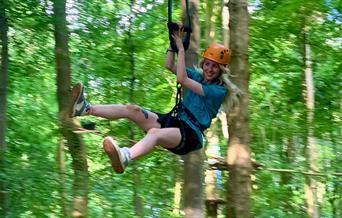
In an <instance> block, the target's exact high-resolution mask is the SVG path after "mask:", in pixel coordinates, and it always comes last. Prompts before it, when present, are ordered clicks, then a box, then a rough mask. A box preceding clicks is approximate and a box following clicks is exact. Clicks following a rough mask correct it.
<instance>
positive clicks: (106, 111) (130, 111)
mask: <svg viewBox="0 0 342 218" xmlns="http://www.w3.org/2000/svg"><path fill="white" fill-rule="evenodd" d="M88 115H93V116H97V117H103V118H106V119H110V120H115V119H120V118H128V119H129V120H131V121H133V122H134V123H136V124H137V125H138V126H139V127H140V128H142V129H143V130H144V131H145V132H147V131H148V130H149V129H151V128H160V124H159V123H158V122H157V119H158V116H157V115H156V114H155V113H152V112H150V111H146V110H144V109H143V108H141V107H139V106H137V105H122V104H111V105H92V106H91V107H90V110H89V113H88Z"/></svg>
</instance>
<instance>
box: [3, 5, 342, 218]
mask: <svg viewBox="0 0 342 218" xmlns="http://www.w3.org/2000/svg"><path fill="white" fill-rule="evenodd" d="M5 2H6V16H7V22H8V26H9V28H8V52H9V64H8V85H7V107H6V108H7V113H6V124H7V127H6V147H3V146H2V151H5V153H4V152H2V160H4V162H2V165H1V166H2V167H1V174H0V178H1V181H2V182H5V183H6V188H5V189H2V193H6V194H7V195H6V197H7V198H6V199H7V200H6V204H5V205H7V207H6V208H7V211H6V216H7V217H63V213H62V212H61V211H63V209H65V208H68V205H69V206H70V205H71V204H72V201H73V200H74V199H73V190H74V189H73V188H74V187H73V170H72V160H71V159H72V158H71V156H70V154H69V152H68V147H64V148H63V149H62V150H60V148H62V146H61V145H63V139H62V137H61V133H60V131H59V120H58V105H57V100H56V99H57V97H56V90H57V87H56V69H55V54H54V46H55V41H54V26H53V16H52V15H53V3H52V2H51V1H44V0H20V1H19V0H8V1H0V4H1V6H2V7H3V6H4V5H5ZM177 2H178V1H177ZM224 3H226V1H218V0H217V1H210V0H208V1H200V2H199V4H198V6H199V7H198V14H199V21H200V30H201V32H200V33H201V38H200V45H201V50H203V49H204V48H205V46H206V45H207V43H208V42H210V41H216V42H222V41H223V40H224V39H223V36H224V34H223V33H222V32H223V28H222V20H223V18H222V9H223V8H224V7H223V6H224ZM248 3H249V4H248V9H249V19H250V20H249V34H248V35H249V45H248V46H249V49H248V51H249V53H248V56H249V72H250V80H249V108H248V110H249V122H250V123H249V127H250V128H249V131H250V136H251V139H250V143H249V147H250V150H251V157H252V159H253V160H254V161H255V162H257V163H258V164H261V165H262V167H259V169H258V170H255V171H253V174H252V177H251V178H252V184H251V202H252V203H251V211H250V213H251V217H308V216H309V215H308V213H307V210H306V207H307V206H306V203H307V202H306V198H307V196H305V187H304V186H305V184H306V181H307V180H308V179H311V178H314V179H315V181H316V182H317V183H316V184H317V186H316V188H317V192H316V196H317V199H316V200H317V202H316V203H317V204H318V205H319V215H320V216H321V217H341V216H342V199H341V196H342V179H341V178H342V177H341V175H340V174H338V173H339V172H342V156H341V154H342V146H341V145H342V128H341V126H342V125H341V124H342V123H341V114H342V113H341V110H342V90H341V87H342V76H341V72H342V34H341V33H342V15H341V12H342V3H341V1H338V0H325V1H320V0H315V1H310V3H308V2H306V1H300V0H283V1H280V0H273V1H271V0H260V1H249V2H248ZM178 6H179V5H178ZM178 6H175V7H174V14H175V15H177V14H178V15H179V14H181V11H180V7H178ZM67 14H68V16H67V21H68V30H69V32H70V35H69V51H70V54H69V55H70V58H71V69H72V74H71V75H72V76H71V78H72V83H73V84H74V83H76V82H78V81H82V82H83V83H84V84H85V86H86V92H87V98H88V99H89V100H90V101H91V103H93V104H95V103H129V102H134V103H137V104H139V105H142V106H143V107H144V108H146V109H150V110H153V111H160V112H167V111H169V110H170V109H171V108H172V106H173V105H174V99H175V79H174V77H173V75H171V74H169V73H168V72H167V71H166V70H165V68H164V58H165V51H166V49H167V48H168V43H169V41H168V34H167V27H166V23H167V2H166V1H162V0H160V1H149V0H146V1H135V3H134V4H133V5H132V4H131V2H130V1H123V0H115V1H109V0H108V1H100V0H94V1H82V0H74V1H68V3H67ZM178 19H179V20H180V16H179V17H178ZM175 20H177V18H175ZM304 21H305V22H304ZM304 24H305V25H304ZM209 26H210V29H209V30H208V28H209ZM304 27H305V28H304ZM132 43H133V44H132ZM132 45H133V46H132ZM307 45H310V46H309V50H307V49H308V47H307ZM132 48H134V49H133V50H132ZM308 51H310V53H309V54H310V59H309V60H308V59H305V58H304V57H307V56H305V54H306V55H307V54H308ZM132 60H134V70H133V71H132V68H131V67H130V66H132ZM307 61H309V65H308V62H307ZM308 66H309V67H308ZM308 69H310V70H311V72H312V75H313V78H312V81H313V87H314V89H313V94H314V95H313V96H314V102H313V103H314V104H313V107H312V106H311V108H310V105H309V107H308V102H307V96H308V93H307V91H308V89H307V87H306V85H307V83H306V82H305V81H306V80H305V78H306V77H305V75H306V74H305V73H307V70H308ZM132 72H134V73H132ZM132 78H134V87H132V86H131V85H132V82H131V81H132ZM0 82H1V83H3V82H4V81H0ZM1 93H2V94H3V93H4V91H3V89H1ZM132 93H133V94H132ZM311 115H312V116H311ZM308 117H312V119H309V122H308ZM80 120H81V122H95V123H96V129H97V130H98V131H99V132H100V134H82V139H83V140H84V144H85V145H86V154H87V162H88V167H89V168H88V171H89V174H88V178H89V184H88V187H89V194H88V197H89V198H88V206H87V213H88V217H134V216H137V208H136V205H137V204H136V201H137V200H139V202H141V205H142V207H141V208H140V212H139V213H138V214H139V216H141V217H182V216H183V214H182V207H181V206H179V205H178V206H179V207H180V208H177V204H176V203H177V202H176V201H175V196H176V188H175V187H176V185H175V184H177V181H179V180H180V179H179V178H180V175H179V174H180V172H181V168H182V165H183V161H182V159H180V158H179V157H177V156H175V155H172V154H170V153H168V152H165V151H164V150H162V149H160V150H159V149H158V150H157V151H156V152H154V153H153V154H151V155H148V156H146V157H144V158H142V159H141V160H139V161H136V162H135V163H134V167H132V168H128V169H127V172H126V173H125V174H124V175H116V174H114V173H113V171H112V169H111V167H110V165H109V163H108V160H107V158H106V156H105V155H104V154H103V152H102V149H101V142H102V136H103V135H112V136H115V137H116V138H117V139H118V140H119V142H120V144H121V145H130V143H131V142H130V139H132V140H137V139H139V138H141V136H142V135H143V133H142V132H140V131H138V130H137V129H134V127H132V125H131V124H130V123H129V122H127V121H124V120H120V121H113V122H110V121H107V120H101V119H93V118H86V119H83V118H82V119H80ZM1 122H2V123H3V122H4V121H3V120H1ZM218 125H219V127H221V126H223V125H222V124H218ZM132 128H133V135H134V138H130V137H129V133H130V132H132ZM215 132H216V135H217V137H218V139H219V140H218V143H217V144H216V146H215V149H216V151H217V152H216V155H217V156H220V157H225V156H226V155H227V153H226V152H227V138H226V136H225V134H224V131H223V132H222V131H221V128H218V130H215ZM312 139H314V144H315V149H314V150H310V149H308V148H307V145H308V144H309V143H308V141H311V140H312ZM311 142H312V141H311ZM4 148H5V149H4ZM308 150H310V151H311V152H314V155H313V156H314V157H315V169H316V170H317V171H316V172H312V171H309V170H308V169H310V166H311V164H312V162H310V161H308V157H312V155H311V156H308V155H307V153H306V151H308ZM62 151H65V152H62ZM61 154H62V157H61V156H60V155H61ZM61 161H62V163H63V165H60V163H61ZM61 166H62V167H63V171H64V172H63V174H62V178H61V174H60V172H61V169H60V167H61ZM206 167H208V165H206V164H205V165H204V168H206ZM277 169H278V170H277ZM279 169H287V170H288V171H291V173H288V172H281V170H279ZM133 172H134V173H133ZM215 172H216V173H217V174H216V189H217V190H216V192H217V195H218V196H219V197H223V196H225V195H226V194H227V193H226V191H225V185H224V184H225V182H226V180H227V178H228V177H227V173H226V171H222V172H221V171H215ZM307 172H309V173H307ZM315 173H316V174H315ZM194 179H199V178H194ZM61 181H63V184H62V185H61V183H60V182H61ZM203 182H205V181H204V180H203ZM61 189H63V190H61ZM61 193H63V194H64V195H63V196H61ZM223 198H224V197H223ZM61 199H64V200H65V201H61ZM61 202H62V203H61ZM180 205H181V204H180ZM64 207H65V208H64ZM222 211H224V209H223V207H219V211H218V213H219V215H218V216H222V217H223V214H224V212H222Z"/></svg>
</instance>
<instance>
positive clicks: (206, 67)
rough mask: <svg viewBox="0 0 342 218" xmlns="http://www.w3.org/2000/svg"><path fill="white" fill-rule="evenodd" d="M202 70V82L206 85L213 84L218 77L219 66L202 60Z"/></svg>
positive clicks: (213, 62)
mask: <svg viewBox="0 0 342 218" xmlns="http://www.w3.org/2000/svg"><path fill="white" fill-rule="evenodd" d="M202 69H203V77H204V81H206V82H207V83H211V82H213V81H214V80H215V79H216V78H217V77H219V76H220V66H219V65H218V63H216V62H215V61H212V60H209V59H206V58H204V60H203V65H202Z"/></svg>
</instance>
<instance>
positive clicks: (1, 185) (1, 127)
mask: <svg viewBox="0 0 342 218" xmlns="http://www.w3.org/2000/svg"><path fill="white" fill-rule="evenodd" d="M5 2H6V1H4V0H0V49H1V57H0V58H1V63H0V65H1V70H0V172H1V174H2V175H6V173H5V172H6V164H5V163H6V150H7V149H6V127H7V123H6V107H7V106H6V105H7V103H6V102H7V84H8V82H7V81H8V61H9V60H8V59H9V57H8V36H7V30H8V26H7V18H6V9H5V8H6V5H5ZM6 211H8V205H7V182H6V179H5V178H4V177H3V176H1V179H0V216H1V217H6V214H7V213H6Z"/></svg>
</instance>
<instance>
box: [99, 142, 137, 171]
mask: <svg viewBox="0 0 342 218" xmlns="http://www.w3.org/2000/svg"><path fill="white" fill-rule="evenodd" d="M103 149H104V151H105V152H106V154H107V155H108V157H109V159H110V161H111V162H112V168H113V169H114V171H115V172H117V173H123V172H124V171H125V168H126V167H127V165H128V162H129V161H130V160H131V157H130V153H129V150H128V148H126V147H125V148H120V147H119V146H118V145H117V142H116V141H115V140H114V139H113V138H112V137H110V136H107V137H105V138H104V140H103Z"/></svg>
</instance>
